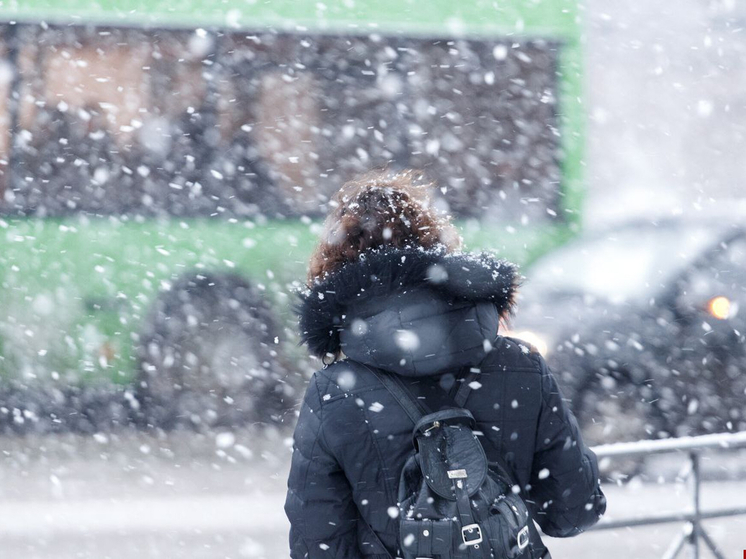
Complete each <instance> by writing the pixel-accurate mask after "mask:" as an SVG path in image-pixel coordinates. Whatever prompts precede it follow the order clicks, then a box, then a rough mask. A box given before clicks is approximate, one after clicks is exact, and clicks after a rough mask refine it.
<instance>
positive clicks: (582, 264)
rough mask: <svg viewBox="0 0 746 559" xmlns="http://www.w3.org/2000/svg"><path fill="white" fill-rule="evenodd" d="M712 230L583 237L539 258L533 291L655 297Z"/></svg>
mask: <svg viewBox="0 0 746 559" xmlns="http://www.w3.org/2000/svg"><path fill="white" fill-rule="evenodd" d="M716 238H717V232H715V231H713V230H707V229H704V228H702V227H665V228H663V227H661V228H655V227H643V228H630V229H624V230H620V231H615V232H611V233H605V234H603V235H602V236H599V237H597V238H589V237H586V238H584V239H581V240H578V241H576V242H573V243H571V244H569V245H568V246H566V247H563V248H561V249H559V250H557V251H555V252H553V253H551V254H550V255H548V256H546V257H544V258H542V259H540V260H539V261H537V262H536V264H534V265H533V266H532V267H531V269H530V270H529V273H528V276H529V280H530V284H531V285H532V289H536V290H539V291H542V292H552V291H553V292H555V293H556V292H558V291H559V292H569V293H583V294H590V295H594V296H597V297H603V298H605V299H609V300H611V301H614V302H623V301H629V300H633V299H640V298H643V297H646V296H654V295H655V294H656V293H657V292H658V291H659V290H661V289H663V288H664V287H665V286H666V284H667V283H668V281H670V279H671V278H672V277H674V276H675V275H676V273H677V272H678V271H680V270H682V269H683V268H684V267H686V266H687V265H688V264H690V263H691V262H692V261H693V260H694V259H695V258H696V257H697V256H698V255H699V254H700V253H701V251H702V250H704V249H705V248H706V247H707V246H709V245H711V244H712V243H714V242H715V240H716Z"/></svg>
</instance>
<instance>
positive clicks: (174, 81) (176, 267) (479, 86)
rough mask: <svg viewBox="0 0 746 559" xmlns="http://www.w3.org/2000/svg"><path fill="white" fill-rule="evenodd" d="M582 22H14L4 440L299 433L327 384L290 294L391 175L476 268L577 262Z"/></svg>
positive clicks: (330, 7) (380, 12) (355, 16)
mask: <svg viewBox="0 0 746 559" xmlns="http://www.w3.org/2000/svg"><path fill="white" fill-rule="evenodd" d="M580 17H581V10H580V8H579V7H578V5H577V2H576V0H462V1H461V2H453V1H450V0H448V1H447V0H397V1H389V0H377V1H373V0H326V1H324V2H316V1H308V2H298V1H293V2H291V1H289V0H270V1H266V2H265V1H256V0H224V1H222V2H204V1H199V0H182V1H181V2H178V3H176V2H171V1H161V0H155V1H151V2H139V1H137V0H118V1H117V2H113V1H110V0H105V1H99V2H90V0H66V1H65V2H62V1H60V0H34V1H31V0H17V1H16V2H13V3H5V4H3V5H2V6H0V21H1V22H2V23H0V39H1V41H0V56H1V58H0V88H2V89H1V90H0V238H2V249H0V250H1V251H2V252H1V253H0V286H2V290H1V291H0V309H1V311H0V424H2V425H4V426H7V427H8V428H17V427H18V428H32V427H34V426H35V427H34V428H38V429H48V428H56V426H58V425H63V426H64V425H65V424H66V422H67V423H69V422H70V421H72V420H70V417H71V416H72V415H75V416H76V417H78V418H83V419H85V418H86V417H88V416H90V415H91V414H92V413H93V412H91V411H90V410H91V409H94V408H95V409H102V410H108V411H104V412H101V413H104V414H105V415H106V414H109V415H112V414H113V415H115V416H116V417H119V418H120V420H122V421H126V420H127V418H129V417H130V415H131V414H133V413H134V414H137V413H143V412H142V409H143V407H144V406H145V407H150V408H151V409H152V410H160V411H158V412H152V413H151V414H150V415H149V416H148V417H147V419H146V422H150V423H154V422H155V423H157V422H162V423H164V424H168V423H169V422H171V423H173V422H175V421H186V422H188V423H192V424H215V423H216V422H220V421H228V420H229V419H230V418H233V419H235V418H236V417H254V418H256V417H264V418H267V417H269V414H268V413H267V409H269V408H267V406H268V405H269V402H280V403H279V404H278V405H277V407H276V409H278V410H282V409H283V406H287V403H286V402H287V401H288V399H290V400H292V398H293V396H294V393H295V390H297V388H298V386H299V384H300V383H299V382H298V381H297V379H298V378H301V377H302V376H303V374H305V372H306V369H307V368H308V367H309V366H312V365H309V364H308V363H306V362H305V361H304V360H303V359H302V358H301V356H302V354H303V352H302V350H300V349H299V348H298V347H297V344H296V341H297V338H296V336H295V334H294V332H293V329H294V319H293V314H292V308H291V307H292V302H293V297H294V295H293V291H294V290H295V289H297V288H299V287H300V286H301V283H302V279H303V278H304V275H305V265H306V261H307V257H308V255H309V253H310V250H311V248H312V246H313V244H314V241H315V235H316V234H317V232H318V229H319V226H320V220H321V218H322V216H323V215H324V213H325V212H326V210H327V208H328V203H329V197H330V195H331V194H332V193H333V192H334V191H335V190H336V189H337V188H338V187H339V186H340V185H341V184H342V183H343V182H345V181H346V180H348V179H350V178H351V177H353V176H356V175H358V174H360V173H362V172H365V171H368V170H370V169H372V168H388V169H400V168H415V169H419V170H421V171H422V172H423V173H424V175H425V176H427V177H428V178H429V179H430V180H432V181H434V182H435V184H437V186H438V188H437V189H436V191H435V203H437V204H439V205H441V207H443V208H444V209H445V210H447V211H449V212H450V213H451V214H452V215H454V216H455V217H456V218H457V220H458V221H459V223H460V224H461V226H462V228H463V232H464V237H465V240H466V244H467V246H468V247H469V248H485V249H494V250H497V251H498V252H499V253H500V254H502V255H504V256H506V257H508V258H511V259H514V260H517V261H519V262H522V263H526V262H528V261H530V260H531V259H532V258H534V257H535V256H538V255H539V254H540V253H542V252H544V251H546V250H548V249H549V248H551V247H552V246H554V245H556V244H558V243H561V242H563V241H564V240H566V239H567V238H569V237H570V236H571V235H572V234H573V233H574V232H575V231H577V229H578V226H579V223H580V215H581V214H580V204H581V201H582V158H583V110H582V103H581V81H582V72H581V69H582V64H581V45H580ZM96 394H99V395H100V394H108V395H112V394H113V395H115V396H113V398H114V400H106V398H104V400H105V402H104V403H101V402H100V401H99V400H100V399H101V398H103V397H101V398H99V397H98V396H96ZM97 398H99V399H98V400H97ZM107 398H109V396H107ZM113 401H116V402H118V403H117V404H116V406H114V404H113V403H112V402H113ZM283 401H284V402H285V403H283ZM106 402H108V403H106ZM76 407H77V408H79V409H78V411H77V412H71V413H67V412H66V411H65V410H69V409H71V408H76ZM114 408H116V410H118V411H114V412H112V411H111V410H112V409H114ZM273 409H274V408H273ZM260 410H261V412H262V413H261V414H257V412H258V411H260ZM66 414H67V415H66ZM159 414H160V415H159ZM252 414H253V416H252ZM146 415H147V414H146ZM226 418H228V419H226ZM89 419H90V418H89ZM81 421H82V419H81ZM86 425H88V427H87V428H91V429H95V428H98V427H97V426H96V425H95V421H94V420H90V421H89V422H88V424H86Z"/></svg>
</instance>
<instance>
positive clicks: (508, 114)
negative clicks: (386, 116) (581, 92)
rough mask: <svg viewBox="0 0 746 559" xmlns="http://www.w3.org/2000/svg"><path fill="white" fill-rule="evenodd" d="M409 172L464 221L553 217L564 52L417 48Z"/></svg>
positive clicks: (422, 44) (472, 45) (411, 51)
mask: <svg viewBox="0 0 746 559" xmlns="http://www.w3.org/2000/svg"><path fill="white" fill-rule="evenodd" d="M405 52H406V55H407V56H408V58H409V61H408V66H409V68H410V72H408V74H407V86H408V90H409V95H410V101H411V102H410V105H409V106H410V107H411V111H412V114H411V119H412V121H413V123H412V125H411V126H410V127H409V132H410V138H409V141H410V144H411V149H412V159H411V162H410V164H411V165H412V166H414V167H417V168H421V169H423V170H425V171H426V172H427V173H428V174H429V175H430V176H431V177H432V178H433V179H435V180H436V181H437V183H438V184H439V185H440V186H441V187H443V188H444V189H445V194H444V198H445V199H446V201H447V202H448V204H449V207H450V210H451V211H452V212H453V213H455V214H457V215H472V216H483V215H489V216H492V217H508V216H511V215H512V216H513V217H514V218H515V217H517V216H518V215H521V214H525V215H528V216H530V217H543V218H546V217H547V215H548V214H547V210H548V209H549V210H553V211H555V213H556V209H557V204H558V200H557V193H558V185H559V181H560V168H559V161H560V157H559V139H558V136H557V134H556V133H555V132H556V130H557V122H556V120H557V119H556V107H555V97H556V93H555V92H556V71H555V69H554V68H555V63H556V61H555V57H556V45H552V44H547V43H524V44H518V43H510V42H505V43H503V42H495V41H466V40H458V41H456V40H454V41H446V40H442V41H411V42H410V43H409V44H408V45H407V48H406V51H405Z"/></svg>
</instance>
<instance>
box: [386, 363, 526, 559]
mask: <svg viewBox="0 0 746 559" xmlns="http://www.w3.org/2000/svg"><path fill="white" fill-rule="evenodd" d="M371 370H372V371H373V373H374V374H375V375H376V377H378V379H379V380H380V381H381V383H382V384H383V385H384V386H385V387H386V388H387V389H388V391H389V392H390V393H391V394H392V396H394V398H395V399H396V400H397V402H398V403H399V404H400V405H401V406H402V408H403V409H404V411H405V412H406V413H407V415H408V416H409V417H410V419H411V420H412V421H413V422H414V425H415V427H414V431H413V434H412V439H413V444H414V453H413V455H412V456H411V457H410V458H409V459H408V460H407V462H406V463H405V464H404V469H403V470H402V473H401V477H400V479H399V494H398V505H399V542H398V543H399V553H400V554H401V557H403V558H404V559H419V558H425V557H428V558H438V559H476V558H480V559H505V558H507V559H516V558H528V557H530V556H531V551H530V546H529V540H530V535H529V531H530V528H529V525H530V523H531V522H532V520H531V519H530V517H529V513H528V509H527V508H526V504H525V503H524V502H523V499H522V498H521V497H520V496H519V495H518V494H517V492H516V491H514V489H513V488H514V487H517V486H516V485H515V484H514V483H513V481H512V478H511V476H510V474H509V473H508V471H507V469H506V468H505V467H503V464H502V463H490V462H488V461H487V456H486V455H485V452H484V448H483V447H482V444H481V443H480V442H479V440H478V439H477V437H476V435H475V434H474V432H473V429H475V428H476V421H475V420H474V417H473V416H472V414H471V412H470V411H469V410H467V409H464V408H463V406H464V404H465V403H466V398H467V397H468V395H469V391H470V387H469V384H470V381H471V378H469V377H467V378H466V379H465V380H464V382H463V383H462V385H461V386H460V387H459V390H458V392H457V393H456V395H455V397H454V398H453V400H454V403H455V407H454V408H450V409H444V410H441V411H438V412H435V413H426V412H427V411H428V410H425V412H423V410H422V409H421V407H420V406H421V403H420V401H419V400H417V399H415V398H414V397H413V396H412V394H411V393H410V392H409V390H408V389H407V388H406V387H405V386H404V385H403V383H402V382H401V380H400V379H399V378H398V377H397V376H396V375H393V374H388V373H385V372H382V371H376V370H373V369H371Z"/></svg>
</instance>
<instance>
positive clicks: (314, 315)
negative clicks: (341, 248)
mask: <svg viewBox="0 0 746 559" xmlns="http://www.w3.org/2000/svg"><path fill="white" fill-rule="evenodd" d="M518 280H519V276H518V273H517V270H516V267H515V266H514V265H513V264H511V263H509V262H507V261H505V260H498V259H496V258H494V257H493V256H492V255H490V254H487V253H480V254H471V253H447V252H446V250H445V248H444V247H438V248H434V249H429V250H425V249H422V248H404V249H396V248H382V249H378V250H375V251H368V252H366V253H364V254H362V255H361V256H360V258H359V259H358V260H356V261H354V262H350V263H348V264H346V265H344V266H343V267H342V268H340V269H339V270H337V271H336V272H334V273H332V274H329V275H328V276H326V277H325V278H324V279H323V280H321V281H317V282H315V283H314V284H313V285H312V286H311V287H310V288H309V289H308V290H306V291H305V292H304V293H302V294H301V301H300V304H299V306H298V307H297V312H298V314H299V316H300V330H301V337H302V341H303V342H304V343H305V344H307V345H308V348H309V350H310V352H311V353H312V354H314V355H316V356H317V357H323V356H325V355H326V354H335V355H336V354H337V353H338V352H339V351H340V350H342V351H344V353H345V354H346V355H347V356H348V357H350V358H352V359H355V360H357V361H361V362H363V363H366V364H370V365H373V366H376V367H380V368H383V369H386V370H390V371H395V372H398V373H400V374H403V375H407V376H421V375H428V374H435V373H437V372H443V371H445V370H448V369H451V368H455V367H462V366H465V365H473V364H474V363H478V362H479V361H481V359H482V358H483V357H484V355H485V352H486V351H489V349H490V347H491V342H493V341H494V339H495V337H496V336H497V326H498V322H499V320H500V318H503V317H505V316H506V315H508V314H510V313H511V312H512V310H513V305H514V299H515V293H516V289H517V286H518Z"/></svg>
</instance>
